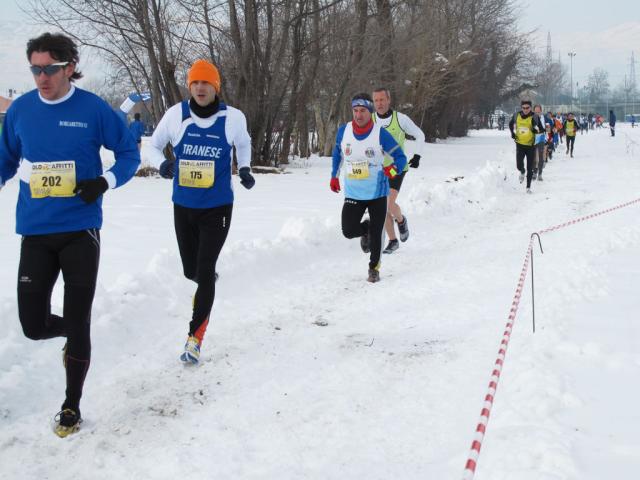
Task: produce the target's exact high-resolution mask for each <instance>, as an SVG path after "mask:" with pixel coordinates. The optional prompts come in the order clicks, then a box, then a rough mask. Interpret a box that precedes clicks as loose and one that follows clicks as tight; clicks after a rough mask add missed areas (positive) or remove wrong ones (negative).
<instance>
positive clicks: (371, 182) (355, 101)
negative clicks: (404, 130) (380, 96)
mask: <svg viewBox="0 0 640 480" xmlns="http://www.w3.org/2000/svg"><path fill="white" fill-rule="evenodd" d="M351 108H352V113H353V120H352V121H351V122H349V123H347V124H344V125H341V126H340V128H339V129H338V134H337V136H336V144H335V146H334V148H333V167H332V169H331V182H330V188H331V190H333V191H334V192H336V193H337V192H339V191H340V180H339V178H338V176H339V173H340V168H341V166H344V167H345V168H344V170H345V174H344V184H345V200H344V205H343V207H342V233H343V234H344V236H345V237H347V238H356V237H360V246H361V247H362V250H363V251H364V252H365V253H369V252H370V253H371V255H370V257H369V271H368V278H367V280H368V281H369V282H377V281H379V280H380V273H379V272H380V253H381V250H382V235H383V230H384V222H385V219H386V215H387V195H389V180H388V179H389V178H393V177H395V176H396V175H398V174H399V173H400V172H402V170H403V169H404V167H405V165H406V164H407V157H406V156H405V154H404V152H403V151H402V148H400V146H399V145H398V143H397V142H396V141H395V139H394V138H393V136H392V135H391V134H390V133H389V132H388V131H386V130H385V129H384V128H382V127H381V126H380V124H376V123H374V122H373V119H372V113H373V100H372V99H371V96H369V95H368V94H366V93H359V94H358V95H356V96H354V97H353V98H352V100H351ZM385 154H386V155H388V156H389V157H390V158H391V159H392V160H391V159H389V160H385ZM365 210H368V211H369V218H368V219H365V220H364V221H362V217H363V215H364V213H365Z"/></svg>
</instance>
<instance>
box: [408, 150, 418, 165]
mask: <svg viewBox="0 0 640 480" xmlns="http://www.w3.org/2000/svg"><path fill="white" fill-rule="evenodd" d="M409 166H410V167H411V168H418V167H419V166H420V155H418V154H417V153H416V154H415V155H414V156H413V157H412V158H411V160H409Z"/></svg>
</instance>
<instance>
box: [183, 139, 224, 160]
mask: <svg viewBox="0 0 640 480" xmlns="http://www.w3.org/2000/svg"><path fill="white" fill-rule="evenodd" d="M221 152H222V148H219V147H211V146H209V145H191V144H190V143H185V144H184V145H183V146H182V154H183V155H197V156H198V157H206V158H220V153H221Z"/></svg>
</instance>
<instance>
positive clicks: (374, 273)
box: [367, 268, 380, 283]
mask: <svg viewBox="0 0 640 480" xmlns="http://www.w3.org/2000/svg"><path fill="white" fill-rule="evenodd" d="M379 281H380V272H379V271H378V270H377V269H375V268H370V269H369V276H368V277H367V282H371V283H376V282H379Z"/></svg>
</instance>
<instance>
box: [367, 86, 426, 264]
mask: <svg viewBox="0 0 640 480" xmlns="http://www.w3.org/2000/svg"><path fill="white" fill-rule="evenodd" d="M373 104H374V107H375V109H376V112H375V113H374V114H373V121H374V122H376V123H379V124H380V125H382V127H383V128H385V129H386V130H387V131H388V132H389V133H390V134H391V135H392V136H393V138H394V139H395V140H396V142H398V145H400V147H401V148H402V149H403V150H404V141H405V137H406V135H411V136H412V137H413V138H415V139H416V142H417V143H418V146H419V147H418V148H419V149H421V147H420V145H421V144H422V143H424V133H423V132H422V130H420V128H419V127H418V126H417V125H416V124H415V123H413V121H412V120H411V119H410V118H409V117H408V116H406V115H405V114H404V113H400V112H397V111H395V110H392V109H391V108H390V106H391V94H390V93H389V90H388V89H386V88H378V89H376V90H374V91H373ZM387 162H389V160H388V159H387ZM419 166H420V155H419V154H415V155H414V156H413V157H412V158H411V160H409V161H408V162H407V166H406V167H404V170H403V171H402V173H401V174H400V175H396V176H395V177H394V178H392V179H389V196H388V197H387V219H386V220H385V224H384V228H385V231H386V232H387V235H388V236H389V244H388V245H387V247H386V248H385V249H384V251H383V252H382V253H393V252H395V251H396V250H397V249H398V248H399V247H400V244H399V243H398V239H397V237H396V232H395V227H394V223H393V222H394V221H395V222H396V223H397V224H398V232H399V234H400V241H401V242H406V241H407V239H408V238H409V225H408V223H407V217H406V216H404V215H402V211H401V210H400V206H399V205H398V204H397V203H396V200H397V199H398V193H399V192H400V186H401V185H402V180H403V179H404V176H405V174H406V173H407V170H409V167H412V168H418V167H419Z"/></svg>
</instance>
